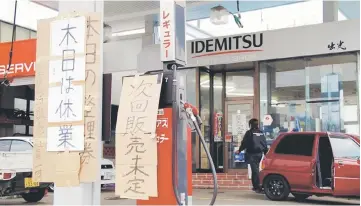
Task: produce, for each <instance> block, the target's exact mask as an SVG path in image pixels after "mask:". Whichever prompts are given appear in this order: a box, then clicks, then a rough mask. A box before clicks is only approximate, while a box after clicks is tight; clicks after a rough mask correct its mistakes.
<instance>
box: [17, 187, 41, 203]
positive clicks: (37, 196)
mask: <svg viewBox="0 0 361 206" xmlns="http://www.w3.org/2000/svg"><path fill="white" fill-rule="evenodd" d="M21 196H22V198H23V199H24V200H25V201H26V202H39V201H40V200H41V199H43V197H44V196H45V189H39V190H38V191H37V192H29V193H24V194H22V195H21Z"/></svg>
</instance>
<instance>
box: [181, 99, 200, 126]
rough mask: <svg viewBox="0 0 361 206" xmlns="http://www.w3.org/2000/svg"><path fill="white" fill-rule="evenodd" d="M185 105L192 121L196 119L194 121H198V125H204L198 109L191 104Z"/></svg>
mask: <svg viewBox="0 0 361 206" xmlns="http://www.w3.org/2000/svg"><path fill="white" fill-rule="evenodd" d="M183 105H184V109H185V110H186V111H187V112H188V114H190V116H191V119H192V120H193V118H195V119H194V120H195V121H197V124H198V125H202V119H201V117H200V116H199V111H198V109H197V107H195V106H193V105H191V104H189V103H186V102H185V103H184V104H183ZM192 116H193V118H192ZM194 120H193V121H194Z"/></svg>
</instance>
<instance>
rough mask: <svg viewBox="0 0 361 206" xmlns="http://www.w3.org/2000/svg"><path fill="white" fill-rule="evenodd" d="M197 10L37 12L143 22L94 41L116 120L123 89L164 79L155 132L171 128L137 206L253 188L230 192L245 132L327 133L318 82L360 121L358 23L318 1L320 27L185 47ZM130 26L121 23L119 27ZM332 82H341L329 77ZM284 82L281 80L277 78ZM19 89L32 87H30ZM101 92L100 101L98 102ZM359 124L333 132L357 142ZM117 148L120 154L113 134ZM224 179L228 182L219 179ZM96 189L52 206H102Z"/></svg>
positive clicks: (243, 167)
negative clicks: (252, 127)
mask: <svg viewBox="0 0 361 206" xmlns="http://www.w3.org/2000/svg"><path fill="white" fill-rule="evenodd" d="M142 3H144V4H146V5H148V9H149V8H152V9H151V10H152V11H146V10H147V9H145V11H144V9H143V10H142V9H141V7H140V6H139V4H142ZM197 3H199V2H197V1H194V2H193V1H192V2H187V3H185V2H182V1H172V0H165V1H161V2H160V4H159V5H158V4H156V3H155V4H154V2H153V3H147V2H133V3H132V2H127V1H124V2H123V1H119V2H104V1H78V2H72V1H48V2H43V1H39V4H43V5H46V6H48V7H52V8H55V9H56V10H58V11H59V16H61V15H64V14H71V13H78V14H83V13H84V14H86V13H93V12H95V13H98V14H101V15H100V16H101V22H100V24H104V22H105V21H104V20H105V17H104V16H105V15H106V14H105V11H106V9H105V7H106V6H108V7H110V6H113V7H114V10H117V9H115V8H116V7H121V8H123V9H119V10H122V11H125V10H126V11H127V12H128V13H127V14H128V15H129V14H132V13H134V15H135V16H136V14H137V15H139V14H143V13H144V19H146V21H145V33H144V34H142V35H141V36H138V37H135V38H129V39H127V38H122V37H120V38H117V40H116V41H111V40H110V39H109V37H108V35H107V32H108V30H107V29H109V28H108V27H107V26H104V27H102V28H101V30H99V34H100V35H99V36H100V39H99V40H100V42H105V43H104V44H102V43H101V44H100V47H99V48H98V50H97V52H98V55H99V57H100V58H99V59H100V60H99V70H98V74H97V75H99V76H102V75H103V74H112V75H113V86H112V88H111V91H106V93H111V96H112V97H111V98H112V99H113V98H117V100H116V101H117V102H118V105H119V109H118V119H119V117H120V116H122V115H124V114H125V112H122V110H121V108H122V107H121V106H120V105H121V102H120V101H119V99H121V95H122V91H123V89H124V85H123V86H122V84H124V82H127V81H130V80H127V79H136V78H140V79H141V78H143V77H145V76H160V77H162V81H161V82H162V86H161V90H160V96H159V111H158V115H157V119H158V120H155V121H154V124H157V125H158V124H162V123H164V122H162V121H163V120H164V119H167V125H168V126H169V127H167V128H164V127H157V130H156V134H157V136H160V137H162V135H163V136H164V137H167V139H166V140H164V142H163V143H162V144H160V143H159V142H158V147H157V155H158V165H157V167H158V171H157V177H158V178H157V189H158V195H157V197H150V198H149V199H148V200H140V199H138V200H137V204H138V205H157V204H159V205H163V204H167V205H176V204H177V205H192V193H193V192H192V190H193V189H192V186H193V188H213V189H214V192H213V198H212V199H211V200H210V205H213V204H214V202H215V200H216V196H217V189H218V188H221V189H224V188H229V189H240V188H241V189H242V188H246V189H250V184H243V183H244V182H245V181H248V182H249V180H248V177H244V179H241V180H237V181H238V182H237V183H234V184H233V182H235V181H236V179H237V178H236V177H237V176H245V175H246V174H247V173H248V171H247V164H245V163H244V160H243V159H242V158H241V157H239V156H235V155H234V151H235V149H237V148H238V146H239V144H240V141H241V138H242V136H243V134H244V132H245V130H247V123H246V122H248V120H249V119H251V118H253V117H256V118H258V119H259V120H260V124H261V127H262V129H263V130H264V131H265V133H266V135H267V138H269V140H272V139H273V138H274V137H275V136H277V134H278V133H279V132H285V131H292V130H294V129H297V130H298V131H321V130H324V128H325V127H327V125H324V124H323V123H322V118H325V116H322V115H323V114H324V112H323V113H322V111H321V110H322V109H320V108H322V107H324V105H322V104H321V105H318V104H317V105H316V104H314V103H312V101H313V100H314V99H318V98H322V97H323V95H324V94H323V93H324V91H322V89H321V88H322V87H323V84H324V83H323V82H324V81H326V82H327V81H329V80H330V79H333V80H334V81H338V82H339V83H340V84H339V85H342V86H340V87H339V90H338V95H339V97H340V98H343V99H344V102H343V105H344V106H345V108H347V109H344V111H340V113H347V114H352V113H353V114H357V112H355V111H359V105H360V98H359V96H358V93H357V92H356V91H358V88H360V87H359V84H360V83H359V82H360V81H358V79H359V78H360V72H359V50H360V39H359V36H360V33H359V32H360V30H359V26H360V22H359V19H349V20H344V21H340V19H337V17H335V16H337V15H338V14H337V12H336V13H335V8H334V7H335V5H334V4H332V3H328V1H324V2H323V5H321V6H323V9H324V10H323V16H322V17H323V21H322V23H320V24H314V25H305V26H300V27H294V28H284V29H283V28H282V29H276V30H268V29H265V30H260V31H256V32H253V31H250V32H246V31H247V30H245V31H242V32H240V34H238V33H237V32H236V33H234V34H231V35H224V36H205V37H203V38H196V39H192V40H188V41H186V35H187V28H188V27H187V26H186V25H187V24H186V20H187V18H186V14H187V12H186V10H187V7H188V6H192V4H195V5H196V4H197ZM234 4H236V3H234ZM213 9H216V12H215V13H217V12H219V13H220V14H213V15H215V16H216V17H219V18H220V19H221V18H223V17H222V15H224V14H221V13H224V12H225V11H223V10H222V9H220V8H213ZM217 9H219V10H217ZM108 10H109V9H108ZM153 10H157V13H158V17H159V19H158V20H157V21H158V25H159V30H158V31H157V33H159V36H160V39H159V40H158V39H157V37H156V34H155V33H156V32H155V30H154V16H153V15H150V14H151V13H152V12H153ZM328 11H330V12H328ZM331 11H332V12H331ZM226 14H227V15H229V14H228V13H227V12H226ZM217 15H218V16H217ZM122 16H124V17H125V15H123V14H122V13H116V12H115V11H114V12H113V17H109V16H108V17H107V21H110V20H111V19H112V18H113V19H122ZM130 16H131V15H130ZM232 16H233V15H232ZM338 16H340V15H338ZM127 18H129V17H127ZM235 18H236V19H237V15H235ZM127 20H128V19H126V18H124V20H123V21H127ZM238 20H239V19H238ZM220 21H221V20H220ZM231 21H233V20H231ZM235 22H236V24H237V28H239V29H242V28H243V27H244V28H245V29H247V27H249V25H246V24H244V22H243V21H242V18H240V21H237V20H235ZM242 22H243V23H242ZM355 28H358V29H355ZM220 30H222V29H220ZM344 31H350V32H344ZM305 34H308V35H305ZM38 39H39V36H38ZM341 42H342V43H341ZM346 68H347V70H346ZM311 70H312V71H311ZM334 72H336V73H338V74H339V75H338V76H337V75H332V74H333V73H334ZM311 73H312V74H313V75H311ZM281 74H282V75H283V76H285V77H284V78H280V75H281ZM297 77H300V78H297ZM27 78H28V77H27ZM28 79H29V78H28ZM325 79H327V80H325ZM19 81H21V78H19V79H14V81H13V83H17V82H19ZM25 82H28V83H29V82H30V83H29V84H34V83H35V82H36V80H34V78H33V80H26V81H25ZM100 82H101V81H100ZM100 85H102V84H101V83H100V84H99V86H98V87H97V90H96V93H97V94H98V95H103V96H104V95H105V94H104V93H103V92H104V89H103V88H102V86H100ZM341 91H342V92H341ZM35 93H36V92H35ZM114 94H116V95H114ZM341 95H342V97H341ZM35 96H36V95H35ZM113 96H114V97H113ZM310 99H311V101H309V100H310ZM35 101H36V98H35ZM97 101H98V102H97V109H98V110H99V111H97V113H98V115H99V116H100V117H101V113H102V112H104V110H102V107H101V106H99V105H102V104H103V103H104V101H102V100H101V99H97ZM35 104H36V103H35ZM315 105H316V106H315ZM103 107H104V105H103ZM340 108H342V107H341V105H340ZM339 110H342V109H339ZM300 111H302V112H303V113H302V112H300ZM304 111H306V113H305V112H304ZM300 113H302V115H301V114H300ZM103 118H104V116H103ZM355 118H356V120H355ZM355 118H353V119H351V120H347V119H346V118H341V119H342V120H340V121H339V122H338V123H337V122H336V123H335V124H336V125H337V124H338V125H339V126H338V127H337V128H336V130H337V131H341V132H354V133H356V134H359V131H360V125H359V119H360V117H359V115H358V116H356V117H355ZM103 121H104V119H103ZM112 121H113V120H112ZM96 123H97V125H96V127H97V128H98V129H97V130H96V131H97V135H98V136H102V130H101V128H102V127H103V126H104V124H102V121H96ZM239 125H241V126H239ZM99 128H100V129H99ZM34 135H35V133H34ZM115 139H116V140H117V143H116V144H118V140H119V138H118V137H117V134H115ZM174 140H176V141H174ZM97 141H98V144H99V148H101V149H100V150H99V152H98V153H96V154H97V157H96V158H102V156H103V154H104V153H103V151H101V150H102V149H103V147H102V146H101V145H103V142H102V139H98V140H97ZM116 144H114V145H113V148H114V151H115V152H114V153H113V154H112V155H110V156H113V159H115V162H117V155H115V153H117V152H119V151H118V150H117V146H116ZM170 153H171V154H170ZM116 168H117V163H116ZM99 169H100V168H99ZM99 172H100V171H98V172H97V173H99ZM116 175H118V174H116ZM227 176H228V177H230V178H231V179H227V178H225V177H227ZM242 178H243V177H242ZM99 181H100V179H98V180H97V181H94V182H92V183H89V182H87V183H82V182H81V183H80V185H79V186H73V187H57V186H56V184H55V191H54V202H53V203H54V205H65V204H79V205H85V204H86V205H100V202H101V193H100V183H99ZM205 182H207V183H205ZM241 182H243V183H241ZM116 193H117V192H116Z"/></svg>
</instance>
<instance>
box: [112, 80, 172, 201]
mask: <svg viewBox="0 0 361 206" xmlns="http://www.w3.org/2000/svg"><path fill="white" fill-rule="evenodd" d="M162 78H163V77H162V74H159V75H147V76H136V77H125V78H124V79H123V86H122V91H121V97H120V101H119V108H122V109H119V110H118V119H117V125H116V156H115V157H116V184H115V194H116V195H119V196H120V197H121V198H129V199H141V200H147V199H149V197H157V196H158V190H157V162H158V160H157V142H158V139H157V134H156V127H157V125H158V124H160V123H162V122H159V121H157V114H158V106H159V97H160V90H161V86H162ZM162 125H165V124H164V122H163V123H162Z"/></svg>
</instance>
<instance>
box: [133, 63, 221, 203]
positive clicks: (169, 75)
mask: <svg viewBox="0 0 361 206" xmlns="http://www.w3.org/2000/svg"><path fill="white" fill-rule="evenodd" d="M149 73H154V72H149ZM181 81H182V80H180V77H179V76H178V75H177V65H176V64H168V65H166V66H165V68H164V70H163V83H162V90H161V96H160V101H159V108H160V109H161V110H164V111H165V112H166V113H167V112H168V111H170V110H171V127H170V128H169V130H171V133H170V134H171V137H170V139H171V153H172V154H171V168H167V167H169V166H170V165H169V164H162V163H160V162H158V167H159V169H160V170H167V171H170V170H171V178H169V179H168V178H167V177H166V176H167V174H166V173H160V172H162V171H160V172H158V179H159V181H158V187H159V192H160V193H167V194H168V195H164V194H158V198H150V199H149V200H138V201H137V204H138V205H155V204H158V205H164V204H168V205H172V204H173V205H174V204H177V205H189V201H188V200H187V197H186V196H187V193H188V192H189V191H187V190H189V189H187V188H189V187H184V184H183V183H185V182H188V186H190V187H191V184H192V181H191V178H192V177H191V172H190V174H189V173H188V174H187V175H185V173H182V172H180V169H184V168H180V167H182V166H185V165H186V167H191V166H192V165H191V164H189V163H191V161H192V160H191V159H187V158H186V159H182V158H179V156H182V155H185V156H186V155H187V153H191V151H190V149H187V147H184V145H182V143H181V142H182V140H187V141H188V142H187V143H188V144H191V142H190V139H189V138H188V139H187V137H184V135H185V136H187V132H184V131H183V132H182V130H184V128H186V127H187V126H188V128H190V129H191V130H192V131H195V132H196V133H197V134H198V136H199V138H200V140H201V144H202V146H203V148H204V150H205V152H206V154H207V157H208V160H209V162H210V166H211V170H212V174H213V184H214V190H213V197H212V199H211V202H210V205H213V204H214V202H215V201H216V197H217V190H218V184H217V175H216V169H215V166H214V164H213V160H212V157H211V154H210V152H209V149H208V148H207V146H206V142H205V140H204V137H203V135H202V132H201V129H200V125H201V124H202V120H201V118H200V116H199V111H198V109H197V108H196V107H195V106H193V105H191V104H189V103H187V102H186V92H185V91H184V89H182V86H180V87H179V85H180V84H181ZM158 132H160V131H157V135H161V134H158ZM162 132H164V131H162ZM168 134H169V133H168ZM164 148H165V147H164ZM164 148H163V147H158V150H159V149H160V150H164ZM188 148H190V147H188ZM163 154H165V153H164V151H158V155H159V156H161V155H163ZM168 155H169V154H168ZM158 161H163V160H158ZM179 161H186V164H185V165H184V164H182V162H179ZM189 161H190V162H189ZM168 169H169V170H168ZM160 176H162V177H160ZM170 179H171V182H167V181H169V180H170ZM189 180H190V181H189ZM164 182H166V183H164ZM164 184H166V185H164ZM189 184H190V185H189ZM170 186H171V187H172V188H170ZM169 189H171V190H173V194H171V195H170V194H169V193H168V192H169ZM190 189H191V188H190ZM170 196H173V197H170Z"/></svg>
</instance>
